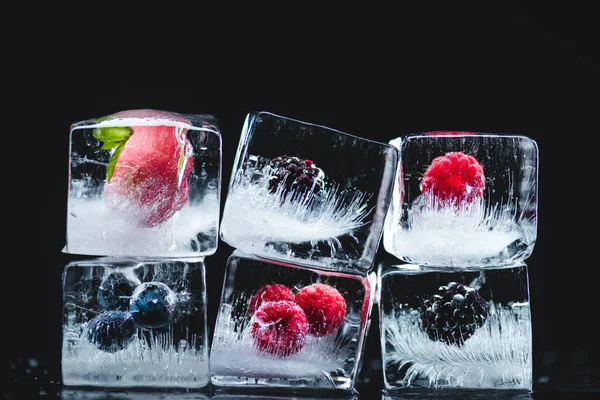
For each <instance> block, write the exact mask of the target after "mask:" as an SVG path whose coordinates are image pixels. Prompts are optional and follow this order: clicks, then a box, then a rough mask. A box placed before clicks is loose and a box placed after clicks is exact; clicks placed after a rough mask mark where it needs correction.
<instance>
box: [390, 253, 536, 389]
mask: <svg viewBox="0 0 600 400" xmlns="http://www.w3.org/2000/svg"><path fill="white" fill-rule="evenodd" d="M378 286H379V288H378V292H379V295H380V298H379V316H380V332H381V348H382V363H383V369H384V384H385V388H386V389H387V390H390V391H395V390H402V391H410V390H413V389H416V390H421V389H425V392H422V393H430V390H431V389H444V391H443V392H444V393H446V392H447V390H449V389H450V390H451V389H460V390H464V389H473V390H500V391H502V392H504V393H512V392H513V391H514V392H515V393H520V392H525V393H527V392H530V391H531V389H532V331H531V312H530V307H529V284H528V271H527V266H526V265H525V264H517V265H513V266H503V267H498V268H477V269H468V268H463V269H448V268H436V267H422V266H417V265H411V264H402V265H392V264H389V263H387V262H382V263H381V264H380V266H379V270H378ZM438 296H439V297H438Z"/></svg>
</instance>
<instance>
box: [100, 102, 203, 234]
mask: <svg viewBox="0 0 600 400" xmlns="http://www.w3.org/2000/svg"><path fill="white" fill-rule="evenodd" d="M113 117H114V118H152V119H156V121H153V122H152V123H151V124H150V125H148V124H146V125H145V124H142V123H140V125H134V126H129V127H116V128H114V127H109V128H98V129H96V130H95V131H94V134H95V136H96V137H97V138H99V139H100V140H102V141H103V142H104V146H103V148H111V147H115V151H114V153H113V156H112V158H111V161H110V162H109V167H108V169H107V183H106V185H105V187H104V193H103V196H104V200H105V203H106V204H107V205H108V207H110V208H112V209H114V210H118V211H120V212H121V213H123V214H124V215H126V216H127V217H128V218H129V219H131V220H132V221H134V222H135V223H137V224H138V225H140V226H144V227H152V226H156V225H159V224H161V223H163V222H165V221H166V220H168V219H169V218H171V217H172V216H173V214H175V213H176V212H177V211H179V210H180V209H181V208H182V207H183V206H184V205H185V203H186V202H187V200H188V190H189V189H188V176H189V174H190V171H191V169H192V167H193V163H194V159H193V154H192V147H191V144H190V143H189V141H188V139H187V137H186V130H185V128H182V127H180V126H172V125H173V122H187V121H186V120H185V119H184V118H182V117H180V116H178V115H176V114H171V113H166V112H161V111H154V110H130V111H124V112H120V113H117V114H113V115H112V116H111V118H113ZM161 120H162V121H161ZM169 125H170V126H169Z"/></svg>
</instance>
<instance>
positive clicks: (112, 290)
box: [98, 271, 140, 311]
mask: <svg viewBox="0 0 600 400" xmlns="http://www.w3.org/2000/svg"><path fill="white" fill-rule="evenodd" d="M139 284H140V280H139V279H137V278H136V277H135V276H133V275H132V276H127V275H125V274H124V273H122V272H118V271H115V272H112V273H111V274H109V275H108V276H107V277H106V279H104V280H103V281H102V283H101V284H100V286H99V287H98V304H100V306H101V307H102V308H104V309H106V310H122V311H126V310H127V309H128V308H129V298H130V297H131V294H132V293H133V291H134V289H135V288H136V286H137V285H139Z"/></svg>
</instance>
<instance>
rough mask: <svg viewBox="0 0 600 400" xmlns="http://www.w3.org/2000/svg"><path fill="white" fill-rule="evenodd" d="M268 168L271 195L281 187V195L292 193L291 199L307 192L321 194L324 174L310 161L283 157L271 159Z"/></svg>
mask: <svg viewBox="0 0 600 400" xmlns="http://www.w3.org/2000/svg"><path fill="white" fill-rule="evenodd" d="M268 166H269V167H270V168H271V170H272V173H271V176H270V177H269V192H271V193H275V192H276V191H277V189H278V187H280V186H282V185H283V192H282V193H283V194H284V195H287V194H288V193H289V192H292V193H294V194H293V197H296V195H298V194H305V193H309V192H312V193H315V194H317V193H321V191H322V190H323V189H324V181H323V179H324V176H325V174H324V173H323V170H322V169H321V168H318V167H317V166H316V165H315V164H314V163H313V162H312V161H311V160H304V159H301V158H298V157H292V156H286V155H283V156H279V157H275V158H273V159H271V161H270V162H269V163H268ZM292 200H293V199H292Z"/></svg>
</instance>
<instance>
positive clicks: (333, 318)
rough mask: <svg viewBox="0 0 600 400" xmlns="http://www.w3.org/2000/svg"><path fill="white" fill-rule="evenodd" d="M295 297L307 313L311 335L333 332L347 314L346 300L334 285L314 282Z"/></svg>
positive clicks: (323, 334)
mask: <svg viewBox="0 0 600 400" xmlns="http://www.w3.org/2000/svg"><path fill="white" fill-rule="evenodd" d="M295 299H296V304H298V305H299V306H300V307H302V309H303V310H304V313H305V314H306V318H307V319H308V323H309V324H310V329H309V333H310V334H311V335H314V336H325V335H327V334H329V333H332V332H333V331H335V330H336V329H337V328H338V327H339V326H340V325H341V324H342V321H343V320H344V317H345V316H346V301H345V300H344V297H343V296H342V295H341V293H340V292H338V290H337V289H336V288H334V287H333V286H329V285H326V284H324V283H313V284H312V285H309V286H306V287H304V288H302V289H301V290H300V291H299V292H298V293H296V298H295Z"/></svg>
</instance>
